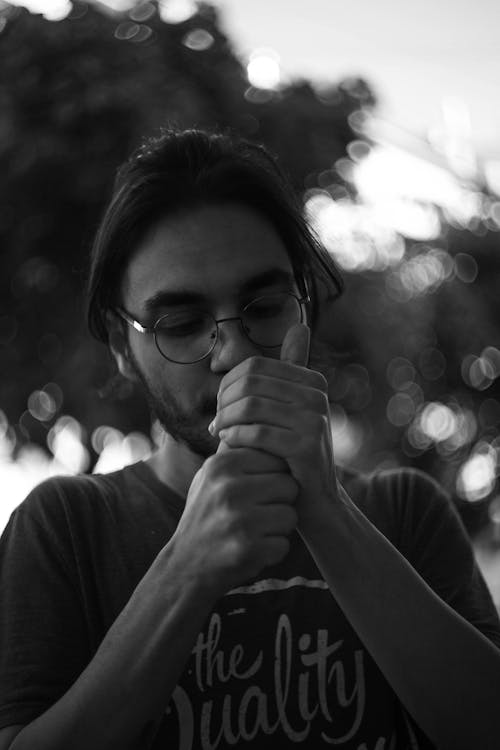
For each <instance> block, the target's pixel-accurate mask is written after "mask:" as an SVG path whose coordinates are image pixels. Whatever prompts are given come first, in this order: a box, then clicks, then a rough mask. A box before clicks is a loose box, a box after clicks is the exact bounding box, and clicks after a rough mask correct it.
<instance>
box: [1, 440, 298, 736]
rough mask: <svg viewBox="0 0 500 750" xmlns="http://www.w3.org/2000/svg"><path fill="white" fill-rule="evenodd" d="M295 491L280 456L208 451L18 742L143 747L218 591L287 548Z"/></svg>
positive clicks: (239, 581) (48, 679)
mask: <svg viewBox="0 0 500 750" xmlns="http://www.w3.org/2000/svg"><path fill="white" fill-rule="evenodd" d="M296 493H297V486H296V483H295V482H294V480H293V479H292V478H291V477H290V476H289V475H288V473H286V472H284V471H283V464H282V462H281V461H279V460H277V459H275V458H274V457H272V456H266V455H265V454H263V453H262V452H257V451H251V450H246V449H245V450H242V451H232V452H231V454H230V455H228V454H226V455H223V454H222V452H221V454H219V455H216V456H213V457H212V458H210V459H208V461H206V462H205V464H204V465H203V466H202V468H201V469H200V471H199V472H198V473H197V475H196V476H195V479H194V480H193V483H192V485H191V488H190V492H189V494H188V498H187V501H186V506H185V510H184V513H183V515H182V518H181V520H180V523H179V526H178V528H177V530H176V532H175V534H174V536H173V537H172V539H171V540H170V542H169V543H168V544H167V545H166V546H165V547H164V548H163V550H162V551H161V552H160V554H159V555H158V556H157V558H156V559H155V561H154V562H153V564H152V566H151V567H150V569H149V570H148V572H147V573H146V575H145V576H144V577H143V579H142V580H141V582H140V583H139V585H138V586H137V588H136V589H135V591H134V592H133V594H132V596H131V598H130V600H129V602H128V603H127V605H126V606H125V608H124V610H123V611H122V612H121V614H120V615H119V617H118V618H117V620H116V621H115V622H114V624H113V625H112V627H111V628H110V630H109V631H108V633H107V634H106V636H105V638H104V640H103V641H102V643H101V645H100V647H99V649H98V650H97V652H96V654H95V656H94V657H93V659H92V660H91V661H90V663H89V664H88V665H87V666H86V668H85V669H84V670H83V672H82V673H81V674H80V676H79V677H78V678H77V679H76V680H75V681H74V682H73V684H72V686H71V687H70V688H69V689H68V690H67V691H66V692H65V693H64V694H63V695H62V697H60V699H59V700H57V701H56V702H54V703H53V705H51V707H50V708H48V709H47V710H46V711H45V712H44V713H42V714H41V715H40V716H38V718H36V719H35V720H33V721H31V722H30V723H29V724H27V725H26V726H25V727H24V728H23V729H22V730H21V731H20V732H19V733H18V734H17V736H15V738H14V739H13V741H12V743H11V745H10V748H11V750H28V749H29V750H59V749H61V750H63V749H64V750H67V748H71V750H83V749H84V748H85V750H88V748H89V747H92V748H95V750H108V749H111V748H112V749H113V750H114V749H115V748H119V750H125V749H126V748H137V747H140V746H141V738H143V737H144V735H145V733H146V732H148V731H149V730H150V729H151V728H152V725H153V727H154V725H155V724H156V722H157V721H158V720H159V719H161V716H162V714H163V711H164V710H165V708H166V706H167V703H168V700H169V697H170V696H171V694H172V691H173V690H174V688H175V685H176V684H177V682H178V679H179V676H180V674H181V673H182V671H183V669H184V666H185V663H186V660H187V658H188V656H189V654H190V652H191V649H192V646H193V644H194V642H195V640H196V637H197V635H198V633H199V631H200V630H201V629H202V626H203V624H204V621H205V619H206V618H207V616H208V614H209V612H210V609H211V607H212V606H213V604H214V602H215V600H216V599H217V598H218V597H219V596H221V595H222V594H223V593H225V591H226V590H227V589H228V588H230V587H232V586H234V585H235V584H238V583H241V582H242V581H243V580H245V579H247V578H249V577H252V576H253V575H256V574H257V573H258V571H259V570H260V569H261V568H262V567H263V566H264V565H266V564H272V563H274V562H277V561H279V560H280V559H281V557H282V556H283V555H284V554H285V553H286V551H287V550H288V541H287V539H286V537H287V536H288V534H289V533H290V531H291V530H292V529H293V528H294V526H295V524H296V521H297V516H296V513H295V511H294V510H293V507H292V505H293V502H294V499H295V496H296ZM47 585H49V584H47ZM19 596H20V597H22V596H23V592H19ZM26 596H27V597H29V592H28V593H27V594H26ZM21 652H22V649H21ZM43 677H44V680H45V683H47V682H50V677H51V676H50V675H47V674H46V673H45V674H44V675H43Z"/></svg>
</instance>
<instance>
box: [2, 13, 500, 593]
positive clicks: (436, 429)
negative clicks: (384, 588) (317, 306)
mask: <svg viewBox="0 0 500 750" xmlns="http://www.w3.org/2000/svg"><path fill="white" fill-rule="evenodd" d="M20 1H21V0H20ZM23 5H26V6H27V7H21V6H17V5H12V4H10V3H6V2H5V1H4V0H0V63H1V64H0V174H1V176H2V178H1V180H0V248H1V255H0V299H1V306H0V372H1V380H0V486H1V487H2V496H1V500H0V529H1V528H3V526H4V525H5V523H6V522H7V519H8V517H9V514H10V512H11V511H12V509H13V508H14V507H15V506H16V505H17V504H18V503H19V502H20V501H21V500H22V499H23V498H24V497H25V495H26V494H27V492H28V491H29V490H30V489H31V488H32V487H33V486H34V485H35V484H36V483H38V482H39V481H40V480H41V479H43V478H45V477H48V476H51V475H53V474H61V473H69V474H72V473H77V472H81V471H110V470H113V469H115V468H119V467H121V466H123V465H125V464H126V463H130V462H131V461H134V460H138V459H140V458H142V457H143V456H145V455H147V453H148V452H149V451H150V450H151V447H152V445H153V444H154V442H155V440H158V439H159V435H158V431H157V430H155V428H154V427H153V428H152V427H151V425H150V422H149V415H148V411H147V408H146V406H145V404H144V402H143V401H142V400H141V398H140V396H139V395H138V394H137V393H136V392H134V390H133V388H132V386H131V385H130V384H128V383H125V382H123V381H120V380H118V379H116V377H115V372H114V368H113V366H112V362H111V358H110V356H109V355H108V353H107V352H106V350H105V349H104V347H102V346H101V345H99V344H97V343H95V342H93V341H92V340H91V339H90V337H89V335H88V334H87V332H86V330H85V322H84V320H83V315H82V312H83V289H84V285H85V278H86V263H87V256H88V250H89V247H90V244H91V242H92V238H93V234H94V232H95V229H96V227H97V224H98V221H99V217H100V214H101V212H102V210H103V206H104V203H105V201H106V199H107V197H108V196H109V193H110V189H111V185H112V181H113V178H114V174H115V170H116V168H117V166H118V165H119V164H120V162H121V161H122V160H123V159H124V158H125V157H126V156H127V155H128V153H129V152H130V151H131V149H132V148H134V147H135V146H136V145H137V144H138V142H139V140H140V138H141V137H142V136H143V135H144V134H148V133H153V132H156V131H157V130H158V128H159V127H160V126H161V125H164V124H166V123H168V124H171V125H177V126H181V127H184V126H186V127H187V126H201V127H203V126H208V127H214V126H217V127H222V128H230V129H231V130H232V131H234V132H237V133H240V134H242V135H244V136H247V137H249V138H252V139H255V140H258V141H260V142H262V143H265V144H266V145H267V146H268V147H269V148H270V149H271V150H272V151H274V153H276V154H277V155H278V157H279V159H280V162H281V164H282V166H283V167H284V168H285V170H286V171H287V172H288V174H289V176H290V178H291V180H292V182H293V184H294V186H295V188H296V189H297V191H298V193H299V194H300V195H301V196H302V197H303V201H304V208H305V211H306V214H307V216H308V219H309V221H310V223H311V225H312V226H313V228H314V229H315V231H316V232H317V233H318V235H319V237H320V239H321V240H322V242H323V243H324V245H325V246H326V247H327V249H328V250H329V251H330V252H331V253H332V255H333V256H334V258H335V259H336V261H337V263H338V264H339V266H340V267H341V268H342V269H343V271H344V274H345V277H346V282H347V291H346V293H345V295H344V297H343V298H342V299H341V300H340V301H339V302H338V303H336V305H335V307H334V308H333V310H332V311H331V315H330V316H329V317H328V320H326V321H325V322H324V324H323V325H324V328H325V334H326V335H327V337H328V339H329V341H330V342H331V345H332V347H333V348H334V349H335V350H336V351H337V352H338V358H337V360H336V364H335V366H334V367H332V371H331V373H330V374H331V389H330V396H331V400H332V403H333V424H332V429H333V435H334V442H335V449H336V455H337V459H338V461H339V463H341V464H346V465H350V466H353V467H355V468H359V469H362V470H373V469H377V468H387V467H394V466H399V465H411V466H415V467H419V468H421V469H423V470H425V471H428V472H429V473H430V474H431V475H432V476H434V477H435V478H436V479H438V480H439V481H440V482H441V483H442V484H443V485H444V486H445V487H446V488H447V490H448V491H449V492H450V494H451V496H452V498H453V501H454V503H455V504H456V506H457V508H458V510H459V512H460V514H461V516H462V518H463V520H464V523H465V525H466V527H467V529H468V531H469V533H470V535H471V538H472V540H473V543H474V547H475V550H476V554H477V557H478V560H479V562H480V565H481V567H482V569H483V571H484V573H485V576H486V578H487V581H488V584H489V586H490V588H491V590H492V592H493V596H494V599H495V602H496V604H497V606H500V562H499V559H500V492H499V489H498V474H499V471H500V434H499V425H500V388H499V386H500V380H499V378H500V331H499V315H500V301H499V297H498V290H499V288H500V254H499V240H500V137H499V126H500V97H499V96H498V93H499V92H498V81H499V80H500V77H499V74H500V46H499V45H498V40H497V32H498V30H499V28H500V5H499V4H498V3H496V2H494V0H477V1H476V2H475V3H473V4H471V3H466V2H464V0H462V1H461V2H457V0H454V2H453V3H452V2H451V0H441V2H440V3H434V2H432V3H431V2H430V0H426V1H425V2H421V3H419V4H418V6H415V7H410V6H408V4H404V6H405V7H404V10H403V9H402V7H401V5H402V4H401V3H399V4H398V3H397V2H396V0H382V1H381V2H378V3H376V4H373V3H368V2H366V1H365V2H361V1H360V0H357V1H355V0H353V2H351V3H350V4H348V5H346V4H345V3H342V4H340V3H338V2H334V1H333V0H309V2H307V3H305V2H303V0H273V1H272V2H269V1H268V0H267V1H266V2H265V1H264V0H238V1H237V2H230V0H225V2H223V1H218V2H211V3H196V2H193V1H192V0H161V1H160V2H150V1H149V0H140V1H139V2H132V1H131V0H106V2H93V3H85V2H80V0H76V1H75V2H71V1H70V0H25V3H23Z"/></svg>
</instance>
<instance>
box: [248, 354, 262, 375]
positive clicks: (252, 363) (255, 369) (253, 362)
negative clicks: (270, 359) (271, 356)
mask: <svg viewBox="0 0 500 750" xmlns="http://www.w3.org/2000/svg"><path fill="white" fill-rule="evenodd" d="M247 362H248V364H247V377H248V376H251V375H256V374H258V373H259V372H260V371H261V367H262V357H258V356H253V357H249V359H248V360H247Z"/></svg>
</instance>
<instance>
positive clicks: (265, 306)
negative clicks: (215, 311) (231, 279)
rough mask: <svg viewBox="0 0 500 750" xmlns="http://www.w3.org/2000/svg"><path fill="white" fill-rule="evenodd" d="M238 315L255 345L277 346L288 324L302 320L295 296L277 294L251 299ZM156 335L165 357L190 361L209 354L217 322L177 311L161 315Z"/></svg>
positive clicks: (205, 315)
mask: <svg viewBox="0 0 500 750" xmlns="http://www.w3.org/2000/svg"><path fill="white" fill-rule="evenodd" d="M239 317H240V320H241V325H242V328H243V330H244V332H245V333H246V335H247V336H248V338H249V339H250V341H252V342H253V343H254V344H257V346H262V347H276V346H280V345H281V343H282V342H283V339H284V338H285V334H286V332H287V331H288V329H289V328H290V326H292V325H293V324H294V323H299V322H300V321H301V319H302V311H301V307H300V302H299V300H298V299H297V297H295V296H294V295H293V294H288V293H279V294H269V295H265V296H262V297H259V298H257V299H255V300H253V301H252V302H250V303H249V304H248V305H246V307H244V308H243V310H242V312H241V314H240V316H239ZM155 336H156V345H157V346H158V349H159V350H160V352H161V353H162V354H163V356H164V357H166V358H167V359H170V360H173V361H174V362H179V363H184V364H189V363H191V362H197V361H198V360H200V359H203V358H204V357H206V356H208V354H210V352H211V351H212V349H213V348H214V346H215V343H216V341H217V323H216V321H215V319H214V318H213V317H212V315H210V313H208V312H205V311H203V310H193V309H185V310H178V311H175V312H170V313H168V314H167V315H164V316H163V317H162V318H160V320H159V321H158V322H157V324H156V326H155Z"/></svg>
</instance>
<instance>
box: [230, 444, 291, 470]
mask: <svg viewBox="0 0 500 750" xmlns="http://www.w3.org/2000/svg"><path fill="white" fill-rule="evenodd" d="M221 454H225V455H224V459H223V460H225V461H228V464H231V467H232V466H233V464H234V465H236V466H237V468H238V470H239V471H241V472H242V473H244V474H275V473H277V472H288V464H287V463H286V462H285V461H284V460H283V459H282V458H280V457H278V456H275V455H273V454H271V453H266V452H265V451H263V450H260V449H259V448H258V447H257V448H247V447H245V446H240V447H237V448H235V449H234V450H233V449H232V448H231V447H230V446H229V444H228V443H224V442H222V441H221V442H220V443H219V447H218V449H217V455H221Z"/></svg>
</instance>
